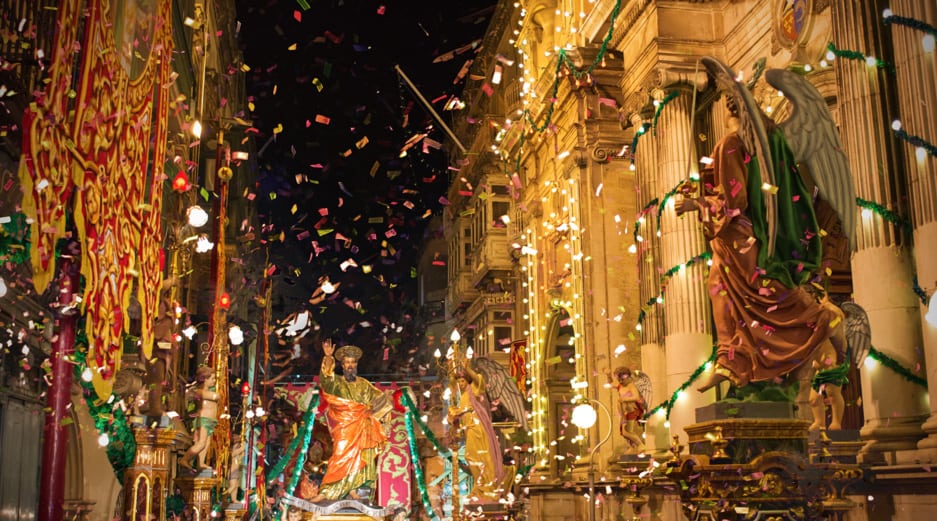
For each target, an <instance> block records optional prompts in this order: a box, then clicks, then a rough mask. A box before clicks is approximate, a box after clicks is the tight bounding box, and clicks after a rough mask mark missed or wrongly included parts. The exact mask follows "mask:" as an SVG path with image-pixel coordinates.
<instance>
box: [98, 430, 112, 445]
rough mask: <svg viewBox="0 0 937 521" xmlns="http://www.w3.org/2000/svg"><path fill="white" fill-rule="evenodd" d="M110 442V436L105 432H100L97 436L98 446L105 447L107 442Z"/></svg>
mask: <svg viewBox="0 0 937 521" xmlns="http://www.w3.org/2000/svg"><path fill="white" fill-rule="evenodd" d="M110 442H111V439H110V437H109V436H108V435H107V433H106V432H104V433H101V435H100V436H98V445H99V446H101V447H107V444H108V443H110Z"/></svg>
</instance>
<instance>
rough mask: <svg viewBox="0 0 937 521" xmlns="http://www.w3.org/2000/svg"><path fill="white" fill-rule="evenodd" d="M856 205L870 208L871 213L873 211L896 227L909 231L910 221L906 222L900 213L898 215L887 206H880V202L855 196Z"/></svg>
mask: <svg viewBox="0 0 937 521" xmlns="http://www.w3.org/2000/svg"><path fill="white" fill-rule="evenodd" d="M856 205H857V206H859V207H860V208H865V209H867V210H871V211H872V213H874V214H876V215H878V216H880V217H881V218H882V219H885V220H886V221H888V222H890V223H892V224H894V225H895V227H897V228H900V229H902V230H905V231H910V230H911V223H910V222H908V221H907V220H905V219H903V218H902V217H901V216H900V215H898V214H897V213H895V212H893V211H891V210H889V209H888V208H885V207H884V206H882V205H880V204H878V203H875V202H872V201H866V200H865V199H862V198H861V197H856Z"/></svg>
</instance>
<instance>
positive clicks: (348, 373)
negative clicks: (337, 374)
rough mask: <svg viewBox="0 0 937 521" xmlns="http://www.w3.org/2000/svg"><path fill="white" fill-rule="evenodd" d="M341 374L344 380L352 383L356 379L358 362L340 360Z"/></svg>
mask: <svg viewBox="0 0 937 521" xmlns="http://www.w3.org/2000/svg"><path fill="white" fill-rule="evenodd" d="M342 374H344V376H345V380H347V381H349V382H354V381H355V379H357V378H358V361H357V360H355V359H354V358H349V357H345V358H343V359H342Z"/></svg>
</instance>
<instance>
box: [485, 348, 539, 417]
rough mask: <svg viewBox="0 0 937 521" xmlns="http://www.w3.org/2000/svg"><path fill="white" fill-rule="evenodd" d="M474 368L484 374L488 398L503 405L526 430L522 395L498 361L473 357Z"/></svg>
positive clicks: (525, 412)
mask: <svg viewBox="0 0 937 521" xmlns="http://www.w3.org/2000/svg"><path fill="white" fill-rule="evenodd" d="M475 369H476V370H478V371H479V372H480V373H482V374H483V375H485V386H486V387H487V389H486V390H487V392H488V399H489V400H490V401H491V402H492V403H494V402H495V401H497V402H498V403H500V404H502V405H504V408H505V409H507V411H508V413H510V414H511V416H512V417H514V419H515V420H517V422H518V423H520V424H521V427H522V428H523V429H524V430H527V410H526V409H524V396H523V395H521V391H520V389H518V388H517V384H516V383H515V382H514V378H512V377H511V375H510V374H509V373H508V371H507V369H505V368H504V366H502V365H501V364H499V363H498V362H495V361H494V360H490V359H488V358H485V357H481V358H476V359H475Z"/></svg>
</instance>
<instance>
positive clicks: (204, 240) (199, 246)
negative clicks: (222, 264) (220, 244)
mask: <svg viewBox="0 0 937 521" xmlns="http://www.w3.org/2000/svg"><path fill="white" fill-rule="evenodd" d="M214 247H215V243H213V242H211V241H210V240H208V237H207V236H205V235H202V236H201V237H199V238H198V242H196V243H195V251H196V252H198V253H205V252H208V251H211V249H212V248H214Z"/></svg>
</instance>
